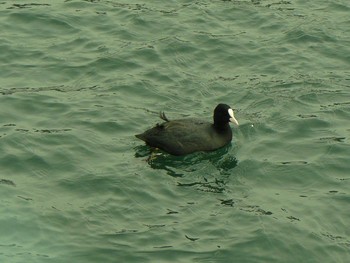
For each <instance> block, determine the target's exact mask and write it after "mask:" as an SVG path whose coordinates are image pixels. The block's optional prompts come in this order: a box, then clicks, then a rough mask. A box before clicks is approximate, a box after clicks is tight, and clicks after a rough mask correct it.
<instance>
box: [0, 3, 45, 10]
mask: <svg viewBox="0 0 350 263" xmlns="http://www.w3.org/2000/svg"><path fill="white" fill-rule="evenodd" d="M41 6H50V4H40V3H29V4H12V6H10V7H7V9H15V8H20V9H21V8H33V7H41Z"/></svg>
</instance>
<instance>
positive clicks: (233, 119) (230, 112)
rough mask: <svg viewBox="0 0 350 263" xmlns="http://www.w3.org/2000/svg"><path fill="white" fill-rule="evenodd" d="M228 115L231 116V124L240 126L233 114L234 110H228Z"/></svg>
mask: <svg viewBox="0 0 350 263" xmlns="http://www.w3.org/2000/svg"><path fill="white" fill-rule="evenodd" d="M228 114H229V115H230V122H233V123H235V124H236V125H237V126H238V125H239V124H238V121H237V120H236V118H235V115H234V114H233V110H232V109H229V110H228Z"/></svg>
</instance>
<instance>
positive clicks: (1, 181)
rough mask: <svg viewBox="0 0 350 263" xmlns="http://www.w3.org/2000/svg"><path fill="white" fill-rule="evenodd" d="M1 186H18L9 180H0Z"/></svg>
mask: <svg viewBox="0 0 350 263" xmlns="http://www.w3.org/2000/svg"><path fill="white" fill-rule="evenodd" d="M0 184H6V185H10V186H16V184H15V183H14V182H13V181H11V180H8V179H0Z"/></svg>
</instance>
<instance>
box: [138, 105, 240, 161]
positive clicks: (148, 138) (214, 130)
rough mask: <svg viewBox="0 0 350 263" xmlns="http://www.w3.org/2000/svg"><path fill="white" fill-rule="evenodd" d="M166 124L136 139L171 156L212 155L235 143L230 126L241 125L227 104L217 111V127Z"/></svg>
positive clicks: (181, 122)
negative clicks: (207, 152)
mask: <svg viewBox="0 0 350 263" xmlns="http://www.w3.org/2000/svg"><path fill="white" fill-rule="evenodd" d="M160 117H161V118H162V119H163V120H164V121H165V122H163V123H161V124H157V125H156V126H155V127H153V128H151V129H149V130H147V131H145V132H144V133H141V134H137V135H135V136H136V137H137V138H139V139H141V140H143V141H145V142H146V144H148V145H149V146H151V147H155V148H159V149H161V150H163V151H165V152H167V153H170V154H172V155H185V154H189V153H193V152H198V151H213V150H216V149H218V148H221V147H223V146H225V145H226V144H228V143H230V142H231V140H232V131H231V127H230V125H229V122H233V123H235V124H237V125H238V121H237V120H236V119H235V117H234V115H233V110H232V109H231V107H230V106H228V105H226V104H219V105H217V106H216V108H215V110H214V123H210V122H206V121H202V120H199V119H194V118H188V119H180V120H172V121H171V120H169V119H168V118H167V117H166V116H165V114H164V113H161V115H160Z"/></svg>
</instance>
